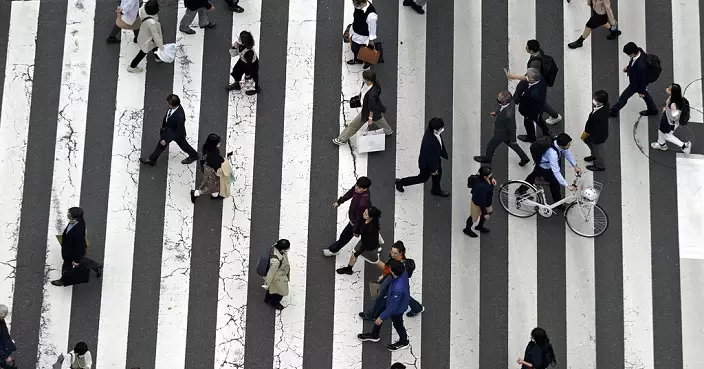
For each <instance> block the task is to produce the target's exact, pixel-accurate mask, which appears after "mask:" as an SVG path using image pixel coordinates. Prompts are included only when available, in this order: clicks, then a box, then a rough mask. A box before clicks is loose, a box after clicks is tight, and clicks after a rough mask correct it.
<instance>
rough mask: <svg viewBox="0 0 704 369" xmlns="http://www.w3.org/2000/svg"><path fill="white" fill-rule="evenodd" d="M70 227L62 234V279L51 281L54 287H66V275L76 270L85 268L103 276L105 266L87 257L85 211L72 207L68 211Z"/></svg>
mask: <svg viewBox="0 0 704 369" xmlns="http://www.w3.org/2000/svg"><path fill="white" fill-rule="evenodd" d="M68 220H69V222H68V225H67V226H66V228H65V229H64V232H63V233H62V234H61V258H62V259H63V260H64V263H63V265H62V266H61V278H60V279H57V280H55V281H51V284H52V285H54V286H65V285H67V284H66V281H64V275H66V274H68V273H69V272H71V271H72V270H73V269H74V268H78V267H79V266H81V265H82V266H83V267H86V268H90V269H93V270H95V273H96V274H97V276H98V278H100V277H101V276H102V274H103V266H102V265H100V264H98V263H96V262H95V261H93V260H91V259H88V258H87V257H86V249H87V248H88V244H87V243H86V221H85V220H84V219H83V209H81V208H78V207H72V208H70V209H68Z"/></svg>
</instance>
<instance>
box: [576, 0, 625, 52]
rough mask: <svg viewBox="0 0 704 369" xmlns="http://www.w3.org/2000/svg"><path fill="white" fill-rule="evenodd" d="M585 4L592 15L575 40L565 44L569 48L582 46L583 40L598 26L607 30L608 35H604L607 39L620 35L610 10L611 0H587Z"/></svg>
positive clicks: (613, 38)
mask: <svg viewBox="0 0 704 369" xmlns="http://www.w3.org/2000/svg"><path fill="white" fill-rule="evenodd" d="M587 5H588V6H589V7H590V8H591V10H592V16H591V18H589V20H588V21H587V24H586V26H585V27H584V32H582V35H581V36H579V38H578V39H577V40H576V41H574V42H570V43H569V44H567V47H569V48H570V49H576V48H579V47H582V45H583V44H584V40H586V39H587V38H588V37H589V35H590V34H591V33H592V31H593V30H595V29H597V28H599V27H604V28H606V29H608V30H609V35H608V36H606V39H607V40H615V39H616V38H617V37H618V36H620V35H621V31H619V30H618V28H617V24H616V17H614V11H613V10H611V0H587Z"/></svg>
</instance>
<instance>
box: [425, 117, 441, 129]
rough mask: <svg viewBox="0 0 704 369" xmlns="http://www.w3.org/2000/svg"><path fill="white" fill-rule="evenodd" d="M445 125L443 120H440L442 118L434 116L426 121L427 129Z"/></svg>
mask: <svg viewBox="0 0 704 369" xmlns="http://www.w3.org/2000/svg"><path fill="white" fill-rule="evenodd" d="M443 127H445V122H443V121H442V119H440V118H438V117H435V118H433V119H431V120H430V122H428V130H429V131H435V130H438V129H440V128H443Z"/></svg>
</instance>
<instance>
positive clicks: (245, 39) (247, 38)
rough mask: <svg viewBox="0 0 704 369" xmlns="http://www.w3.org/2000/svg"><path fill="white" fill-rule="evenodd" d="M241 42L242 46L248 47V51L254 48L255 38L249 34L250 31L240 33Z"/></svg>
mask: <svg viewBox="0 0 704 369" xmlns="http://www.w3.org/2000/svg"><path fill="white" fill-rule="evenodd" d="M240 41H242V46H244V47H246V48H247V49H251V48H253V47H254V37H253V36H252V34H251V33H249V31H242V32H240Z"/></svg>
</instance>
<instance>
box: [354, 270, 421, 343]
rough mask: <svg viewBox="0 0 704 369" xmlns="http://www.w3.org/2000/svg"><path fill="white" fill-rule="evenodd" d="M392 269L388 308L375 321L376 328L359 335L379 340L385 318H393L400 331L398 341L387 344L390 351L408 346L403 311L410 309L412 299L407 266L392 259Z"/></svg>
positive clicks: (361, 338) (397, 331)
mask: <svg viewBox="0 0 704 369" xmlns="http://www.w3.org/2000/svg"><path fill="white" fill-rule="evenodd" d="M387 265H388V266H389V268H390V269H391V277H392V278H393V280H392V281H391V285H390V286H389V289H388V292H387V295H386V309H385V310H384V311H383V312H382V313H381V315H380V316H379V317H378V318H377V319H376V321H375V322H374V328H373V329H372V331H371V332H370V333H361V334H358V335H357V338H359V339H360V340H361V341H370V342H379V333H380V332H381V324H382V323H383V322H384V320H388V319H389V318H391V322H392V323H393V325H394V328H395V329H396V333H398V342H396V343H392V344H390V345H388V346H387V348H388V349H389V351H397V350H403V349H405V348H408V346H409V345H410V343H409V342H408V334H407V333H406V328H405V327H404V326H403V313H405V312H406V310H407V309H408V302H409V301H410V299H411V290H410V286H409V284H408V273H406V268H405V267H404V266H403V263H401V262H400V261H398V260H390V261H389V262H388V264H387Z"/></svg>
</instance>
